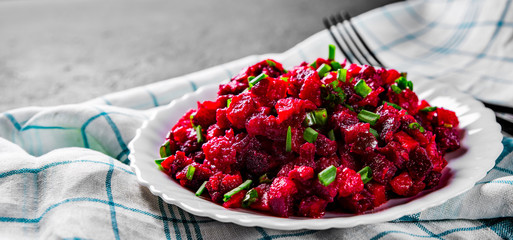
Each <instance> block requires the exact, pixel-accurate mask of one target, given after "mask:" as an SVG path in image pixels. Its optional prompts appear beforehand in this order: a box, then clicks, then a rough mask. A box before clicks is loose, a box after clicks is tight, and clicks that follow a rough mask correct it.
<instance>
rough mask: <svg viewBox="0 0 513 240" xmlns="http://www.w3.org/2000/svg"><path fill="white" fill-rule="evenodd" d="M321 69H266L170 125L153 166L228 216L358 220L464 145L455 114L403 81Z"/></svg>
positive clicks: (320, 64) (324, 64)
mask: <svg viewBox="0 0 513 240" xmlns="http://www.w3.org/2000/svg"><path fill="white" fill-rule="evenodd" d="M334 54H335V48H334V46H332V45H330V47H329V55H328V58H327V59H324V58H318V59H317V60H316V61H314V62H313V63H311V64H308V63H305V62H303V63H301V64H300V65H298V66H296V67H294V68H292V69H290V70H286V69H284V68H283V66H282V64H280V63H279V62H276V61H274V60H272V59H267V60H264V61H261V62H258V63H256V64H255V65H253V66H249V67H247V68H245V69H243V70H242V71H241V72H240V73H239V74H238V75H237V76H235V77H233V78H232V79H231V81H230V82H228V83H226V84H221V85H220V86H219V92H218V96H217V99H215V100H213V101H204V102H198V108H197V109H191V110H189V111H188V112H186V113H185V114H184V115H183V117H182V118H181V119H180V120H179V121H178V122H177V123H176V124H175V125H174V126H173V127H172V129H171V130H170V131H169V134H168V135H167V137H166V139H165V141H164V143H163V145H162V146H161V148H160V155H161V158H162V159H159V160H156V161H155V162H156V163H157V165H158V166H159V167H160V168H161V169H162V171H164V172H165V173H166V174H168V175H169V176H170V177H171V178H173V179H175V180H176V181H177V182H178V183H179V184H180V185H182V186H183V187H185V188H188V189H190V190H192V191H194V192H196V195H197V196H198V197H205V198H208V199H211V200H212V201H213V202H215V203H219V204H222V205H223V206H224V207H226V208H249V209H253V210H256V211H261V212H266V213H269V214H272V215H275V216H280V217H289V216H302V217H311V218H320V217H322V216H323V215H324V214H325V212H326V211H333V212H344V213H356V214H361V213H364V212H366V211H370V210H372V209H374V208H376V207H378V206H380V205H382V204H383V203H385V202H387V201H388V200H389V199H392V198H401V197H410V196H414V195H416V194H418V193H419V192H421V191H423V190H426V189H432V188H434V187H436V186H437V185H438V184H439V181H440V178H441V175H442V170H443V169H444V168H445V166H446V165H447V161H446V160H445V158H444V155H445V153H447V152H450V151H454V150H456V149H458V148H459V147H460V139H459V130H458V123H459V122H458V118H457V117H456V115H455V113H454V112H452V111H450V110H447V109H443V108H440V107H435V106H430V105H429V103H428V102H426V101H425V100H419V99H418V97H417V95H416V94H415V92H413V84H412V82H411V81H409V80H408V79H407V76H406V74H405V73H399V72H398V71H396V70H393V69H383V68H374V67H372V66H366V65H363V66H360V65H356V64H350V65H349V64H346V62H345V61H344V62H343V63H339V62H336V61H335V60H334Z"/></svg>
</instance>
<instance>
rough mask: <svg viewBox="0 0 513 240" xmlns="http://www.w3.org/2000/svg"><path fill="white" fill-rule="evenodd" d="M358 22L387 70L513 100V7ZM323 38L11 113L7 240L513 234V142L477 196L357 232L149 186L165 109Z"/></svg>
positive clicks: (302, 56)
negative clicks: (208, 207)
mask: <svg viewBox="0 0 513 240" xmlns="http://www.w3.org/2000/svg"><path fill="white" fill-rule="evenodd" d="M354 23H355V25H356V27H357V29H358V30H359V31H360V33H361V34H362V35H363V37H364V38H365V40H366V41H367V43H368V44H369V45H370V47H371V49H372V50H373V51H374V52H376V54H377V55H378V57H379V58H380V59H381V60H382V62H384V63H385V64H386V65H387V66H391V67H393V68H396V69H399V70H401V71H407V72H408V73H409V75H408V76H409V77H410V78H412V79H414V78H419V79H420V78H422V79H425V81H443V82H447V83H451V84H453V85H454V86H456V87H457V88H458V89H459V90H461V91H463V92H466V93H469V94H471V95H473V96H475V97H476V98H479V99H484V100H487V101H491V102H496V103H501V104H505V105H510V106H512V105H513V94H510V93H512V92H513V71H511V69H513V57H512V56H513V43H512V39H513V7H512V6H511V1H510V0H495V1H480V0H474V1H472V0H430V1H406V2H400V3H396V4H392V5H388V6H385V7H382V8H378V9H375V10H373V11H371V12H368V13H365V14H362V15H360V16H358V17H355V18H354ZM332 43H333V42H332V40H331V38H330V36H329V34H328V32H327V31H322V32H319V33H318V34H315V35H314V36H312V37H311V38H309V39H307V40H305V41H303V42H302V43H300V44H298V45H297V46H295V47H293V48H291V49H290V50H289V51H287V52H285V53H281V54H270V55H262V56H250V57H247V58H244V59H240V60H237V61H234V62H231V63H227V64H224V65H221V66H217V67H214V68H211V69H207V70H204V71H200V72H197V73H193V74H190V75H187V76H183V77H178V78H175V79H170V80H166V81H161V82H158V83H154V84H150V85H147V86H143V87H138V88H135V89H131V90H127V91H123V92H118V93H113V94H109V95H106V96H103V97H100V98H97V99H93V100H91V101H88V102H85V103H83V104H76V105H64V106H56V107H44V108H42V107H27V108H21V109H14V110H11V111H7V112H4V113H2V114H1V115H0V223H1V224H0V239H24V238H25V239H34V238H41V239H225V238H226V237H227V236H228V237H230V238H234V239H302V238H305V239H340V238H351V239H426V238H428V239H429V238H436V239H445V238H450V239H455V238H461V239H477V238H481V239H503V238H506V239H508V238H509V239H513V153H512V152H513V138H509V137H504V138H503V140H502V144H503V145H504V150H503V152H502V154H501V155H500V156H499V158H497V159H496V160H495V163H496V165H495V167H494V168H493V169H492V170H491V171H490V172H489V173H488V175H487V176H486V177H485V178H484V179H482V180H481V181H479V182H478V183H477V184H476V185H475V186H474V187H473V188H472V189H471V190H469V191H468V192H466V193H464V194H462V195H460V196H458V197H456V198H453V199H451V200H449V201H448V202H446V203H444V204H443V205H441V206H438V207H434V208H431V209H428V210H425V211H422V212H420V213H417V214H413V215H408V216H404V217H402V218H400V219H397V220H395V221H391V222H386V223H380V224H372V225H362V226H357V227H353V228H347V229H329V230H322V231H317V230H308V229H306V230H297V231H279V230H271V229H265V228H260V227H241V226H238V225H235V224H230V223H221V222H217V221H214V220H211V219H209V218H204V217H198V216H194V215H191V214H189V213H187V212H185V211H182V210H181V209H179V208H177V207H175V206H173V205H170V204H167V203H165V202H163V201H162V200H161V199H160V198H158V197H155V196H154V195H152V194H151V193H150V191H149V190H148V189H146V188H145V187H142V186H140V185H139V184H138V182H137V180H136V176H135V174H134V172H133V171H132V170H131V169H130V167H129V166H128V164H129V160H128V158H127V156H128V154H129V150H128V147H127V145H128V143H129V142H130V140H131V139H132V138H133V137H134V135H135V130H136V129H137V128H139V127H140V125H141V124H142V122H143V121H144V120H146V119H148V118H149V116H151V115H152V114H153V113H154V112H155V111H158V110H159V109H160V106H163V105H166V104H168V103H169V102H170V101H172V100H173V99H175V98H178V97H180V96H182V95H183V94H184V93H187V92H191V91H194V90H196V89H197V88H198V87H201V86H203V85H206V84H210V83H219V82H222V81H225V80H226V79H228V78H230V77H232V76H234V74H236V73H237V72H238V71H239V70H240V69H242V68H243V67H245V66H248V65H251V64H253V63H255V62H256V61H258V60H259V59H262V58H266V57H273V58H275V59H276V60H279V61H282V62H284V64H285V66H288V67H290V66H293V65H295V64H298V63H299V62H301V61H312V60H314V59H315V58H316V57H318V56H324V55H325V54H326V51H327V50H326V49H327V45H328V44H332Z"/></svg>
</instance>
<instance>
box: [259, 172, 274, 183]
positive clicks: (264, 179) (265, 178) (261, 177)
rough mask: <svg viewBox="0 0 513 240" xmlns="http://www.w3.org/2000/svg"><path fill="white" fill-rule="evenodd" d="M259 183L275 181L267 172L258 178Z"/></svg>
mask: <svg viewBox="0 0 513 240" xmlns="http://www.w3.org/2000/svg"><path fill="white" fill-rule="evenodd" d="M258 182H259V183H272V182H273V181H272V180H271V179H270V178H269V177H268V176H267V173H264V175H262V176H260V177H259V178H258Z"/></svg>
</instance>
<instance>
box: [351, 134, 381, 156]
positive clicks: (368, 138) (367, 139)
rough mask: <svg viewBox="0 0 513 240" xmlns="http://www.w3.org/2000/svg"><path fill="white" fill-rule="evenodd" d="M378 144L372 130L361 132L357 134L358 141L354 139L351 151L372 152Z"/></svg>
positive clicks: (359, 152) (357, 152)
mask: <svg viewBox="0 0 513 240" xmlns="http://www.w3.org/2000/svg"><path fill="white" fill-rule="evenodd" d="M376 146H378V141H376V138H375V137H374V135H372V133H370V132H359V133H358V134H357V135H356V141H354V143H353V146H352V147H351V152H353V153H356V154H366V153H368V152H371V151H372V150H373V149H374V148H376Z"/></svg>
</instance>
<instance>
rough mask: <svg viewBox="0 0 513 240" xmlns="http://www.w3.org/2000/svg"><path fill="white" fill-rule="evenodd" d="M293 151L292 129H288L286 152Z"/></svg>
mask: <svg viewBox="0 0 513 240" xmlns="http://www.w3.org/2000/svg"><path fill="white" fill-rule="evenodd" d="M290 151H292V129H291V128H290V126H289V128H288V129H287V140H286V142H285V152H290Z"/></svg>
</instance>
